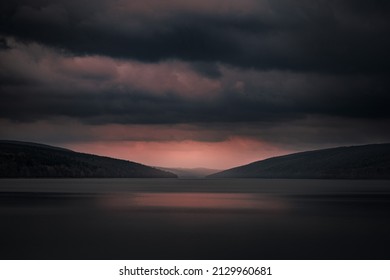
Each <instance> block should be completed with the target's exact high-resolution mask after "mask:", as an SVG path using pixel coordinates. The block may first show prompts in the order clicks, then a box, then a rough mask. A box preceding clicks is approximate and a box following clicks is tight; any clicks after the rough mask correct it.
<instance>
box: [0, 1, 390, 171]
mask: <svg viewBox="0 0 390 280" xmlns="http://www.w3.org/2000/svg"><path fill="white" fill-rule="evenodd" d="M389 34H390V1H387V0H370V1H367V0H364V1H363V0H328V1H325V0H324V1H322V0H321V1H316V0H268V1H267V0H240V1H238V0H196V1H195V0H191V1H185V0H165V1H161V0H140V1H139V0H96V1H83V0H77V1H76V0H50V1H49V0H17V1H9V0H5V1H1V4H0V138H1V139H14V140H21V141H33V142H39V143H46V144H51V145H57V146H62V147H67V148H71V149H74V150H77V151H82V152H88V153H97V154H101V155H107V156H113V157H118V158H123V159H128V160H132V161H137V162H141V163H144V164H148V165H153V166H167V167H168V166H170V167H198V166H203V167H211V168H220V169H223V168H229V167H233V166H237V165H241V164H246V163H249V162H252V161H255V160H259V159H263V158H267V157H271V156H275V155H281V154H286V153H290V152H295V151H302V150H307V149H317V148H324V147H333V146H340V145H356V144H368V143H383V142H390V129H389V128H390V109H389V107H390V95H389V94H390V93H389V90H390V78H389V73H390V54H389V50H390V36H389Z"/></svg>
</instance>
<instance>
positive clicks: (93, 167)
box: [0, 141, 177, 178]
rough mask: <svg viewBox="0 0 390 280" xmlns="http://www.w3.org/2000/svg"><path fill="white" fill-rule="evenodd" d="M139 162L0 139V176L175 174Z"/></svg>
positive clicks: (146, 176)
mask: <svg viewBox="0 0 390 280" xmlns="http://www.w3.org/2000/svg"><path fill="white" fill-rule="evenodd" d="M176 177H177V175H175V174H173V173H171V172H167V171H162V170H159V169H157V168H153V167H149V166H146V165H142V164H139V163H135V162H131V161H126V160H119V159H114V158H109V157H102V156H96V155H90V154H84V153H77V152H74V151H71V150H67V149H63V148H59V147H53V146H48V145H43V144H37V143H27V142H18V141H0V178H176Z"/></svg>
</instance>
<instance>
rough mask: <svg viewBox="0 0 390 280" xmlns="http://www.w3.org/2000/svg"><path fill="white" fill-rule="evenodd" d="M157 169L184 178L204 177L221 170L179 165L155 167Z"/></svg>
mask: <svg viewBox="0 0 390 280" xmlns="http://www.w3.org/2000/svg"><path fill="white" fill-rule="evenodd" d="M157 168H158V169H161V170H165V171H169V172H172V173H175V174H176V175H177V176H178V177H179V178H184V179H198V178H204V177H205V176H207V175H210V174H213V173H217V172H219V171H221V170H218V169H209V168H202V167H198V168H181V167H176V168H174V167H157Z"/></svg>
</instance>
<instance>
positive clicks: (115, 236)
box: [0, 179, 390, 259]
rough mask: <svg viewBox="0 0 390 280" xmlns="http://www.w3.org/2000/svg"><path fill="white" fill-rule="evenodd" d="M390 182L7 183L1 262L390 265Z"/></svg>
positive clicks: (1, 189)
mask: <svg viewBox="0 0 390 280" xmlns="http://www.w3.org/2000/svg"><path fill="white" fill-rule="evenodd" d="M389 218H390V181H368V180H361V181H351V180H265V179H210V180H209V179H198V180H196V179H193V180H190V179H188V180H184V179H2V180H0V221H1V231H0V248H1V249H0V258H1V259H390V253H389V252H390V219H389Z"/></svg>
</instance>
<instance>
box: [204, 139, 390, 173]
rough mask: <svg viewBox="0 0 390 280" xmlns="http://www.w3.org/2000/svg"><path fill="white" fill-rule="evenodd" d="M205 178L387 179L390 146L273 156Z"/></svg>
mask: <svg viewBox="0 0 390 280" xmlns="http://www.w3.org/2000/svg"><path fill="white" fill-rule="evenodd" d="M207 177H208V178H281V179H282V178H285V179H294V178H296V179H390V144H389V143H386V144H370V145H363V146H351V147H338V148H331V149H323V150H315V151H307V152H300V153H295V154H289V155H285V156H279V157H273V158H269V159H265V160H261V161H256V162H253V163H250V164H247V165H243V166H239V167H235V168H231V169H228V170H225V171H222V172H218V173H215V174H211V175H209V176H207Z"/></svg>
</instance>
